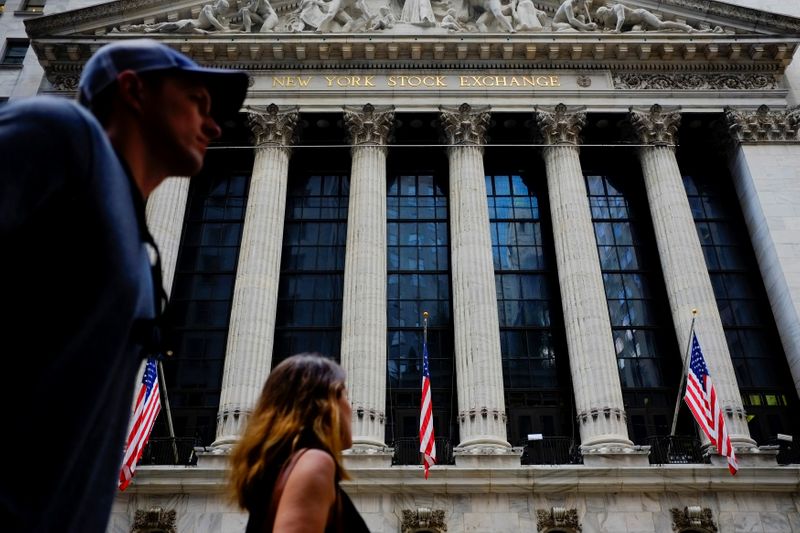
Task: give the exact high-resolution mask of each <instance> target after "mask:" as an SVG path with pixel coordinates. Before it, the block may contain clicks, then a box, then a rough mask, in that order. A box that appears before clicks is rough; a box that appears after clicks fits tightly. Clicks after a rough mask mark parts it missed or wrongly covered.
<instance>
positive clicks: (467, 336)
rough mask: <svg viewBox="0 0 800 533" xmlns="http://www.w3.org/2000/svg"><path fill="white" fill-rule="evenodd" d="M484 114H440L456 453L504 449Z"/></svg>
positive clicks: (466, 111)
mask: <svg viewBox="0 0 800 533" xmlns="http://www.w3.org/2000/svg"><path fill="white" fill-rule="evenodd" d="M488 121H489V113H488V112H486V111H478V112H473V111H472V109H471V108H470V107H469V106H468V105H466V104H464V105H462V106H461V107H460V108H459V109H458V110H452V111H448V110H444V109H443V110H442V122H443V124H444V129H445V133H446V135H447V141H448V143H449V144H451V145H456V146H451V147H450V148H449V149H448V159H449V164H450V173H449V175H450V202H449V203H450V256H451V272H452V284H453V322H454V324H453V325H454V328H455V360H456V376H457V380H458V418H459V423H460V426H459V427H460V433H461V443H460V444H459V447H461V448H469V447H475V446H477V447H490V448H492V447H494V448H503V449H506V448H508V447H509V444H508V442H507V437H506V413H505V401H504V396H503V366H502V359H501V357H502V355H501V350H500V326H499V320H498V316H497V293H496V289H495V281H494V263H493V261H492V242H491V238H490V235H491V233H490V226H489V209H488V206H487V202H486V182H485V177H484V169H483V148H482V146H481V145H482V144H483V142H484V134H485V129H486V126H487V124H488Z"/></svg>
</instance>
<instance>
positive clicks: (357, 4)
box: [289, 0, 373, 32]
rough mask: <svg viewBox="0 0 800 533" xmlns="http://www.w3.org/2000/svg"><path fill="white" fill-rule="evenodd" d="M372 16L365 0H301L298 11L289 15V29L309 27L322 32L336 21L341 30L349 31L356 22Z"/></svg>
mask: <svg viewBox="0 0 800 533" xmlns="http://www.w3.org/2000/svg"><path fill="white" fill-rule="evenodd" d="M354 15H355V16H354ZM372 18H373V17H372V14H371V13H370V12H369V9H368V8H367V2H366V0H303V1H302V3H301V4H300V7H299V9H298V12H296V13H295V14H294V16H292V17H290V22H289V29H290V30H292V31H303V30H305V29H309V28H310V29H312V30H314V31H317V32H324V31H331V25H332V24H333V23H338V24H341V26H342V31H350V30H352V29H354V27H355V26H357V25H358V24H357V23H358V22H365V21H367V20H370V19H372Z"/></svg>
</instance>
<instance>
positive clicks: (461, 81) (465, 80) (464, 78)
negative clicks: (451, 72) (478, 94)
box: [458, 76, 471, 87]
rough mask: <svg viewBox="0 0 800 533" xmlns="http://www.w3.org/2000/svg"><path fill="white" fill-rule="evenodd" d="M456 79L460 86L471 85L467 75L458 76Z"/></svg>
mask: <svg viewBox="0 0 800 533" xmlns="http://www.w3.org/2000/svg"><path fill="white" fill-rule="evenodd" d="M458 81H459V85H461V87H471V85H470V84H469V76H459V77H458Z"/></svg>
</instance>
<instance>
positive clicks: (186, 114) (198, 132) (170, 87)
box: [142, 74, 221, 176]
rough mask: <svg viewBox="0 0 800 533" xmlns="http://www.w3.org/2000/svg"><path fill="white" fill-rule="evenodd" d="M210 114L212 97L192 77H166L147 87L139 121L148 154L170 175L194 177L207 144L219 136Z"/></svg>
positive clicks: (148, 84)
mask: <svg viewBox="0 0 800 533" xmlns="http://www.w3.org/2000/svg"><path fill="white" fill-rule="evenodd" d="M210 111H211V95H210V94H209V92H208V90H207V89H206V87H205V86H204V85H202V84H201V83H200V81H199V80H197V79H195V78H193V77H191V76H183V75H170V74H168V75H165V76H164V77H163V78H162V79H161V80H155V81H154V82H152V83H147V84H146V88H145V100H144V103H143V117H142V118H143V127H144V129H145V131H144V133H145V136H146V138H147V139H148V141H150V142H149V143H148V144H149V155H150V157H155V158H158V160H157V163H158V164H160V165H161V166H163V167H164V169H165V170H166V171H167V172H168V174H169V175H170V176H193V175H195V174H197V173H198V172H199V171H200V169H201V168H202V167H203V158H204V157H205V154H206V148H207V147H208V144H209V143H210V142H211V141H213V140H214V139H216V138H217V137H219V136H220V134H221V130H220V127H219V125H218V124H217V123H216V121H215V120H214V119H213V118H212V117H211V114H210Z"/></svg>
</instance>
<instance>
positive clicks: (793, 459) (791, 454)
mask: <svg viewBox="0 0 800 533" xmlns="http://www.w3.org/2000/svg"><path fill="white" fill-rule="evenodd" d="M759 444H764V445H767V446H777V447H778V456H777V457H776V459H777V461H778V464H779V465H796V464H800V444H797V443H795V442H794V441H793V440H787V439H785V438H784V439H779V438H778V437H771V438H768V439H767V440H766V442H761V443H759Z"/></svg>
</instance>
